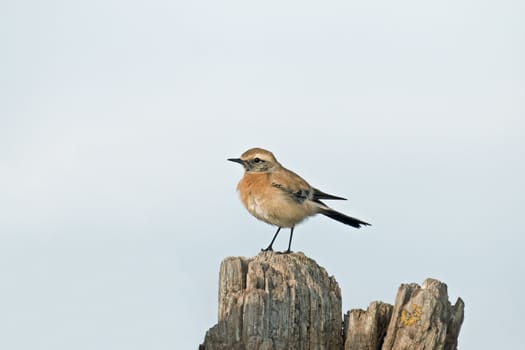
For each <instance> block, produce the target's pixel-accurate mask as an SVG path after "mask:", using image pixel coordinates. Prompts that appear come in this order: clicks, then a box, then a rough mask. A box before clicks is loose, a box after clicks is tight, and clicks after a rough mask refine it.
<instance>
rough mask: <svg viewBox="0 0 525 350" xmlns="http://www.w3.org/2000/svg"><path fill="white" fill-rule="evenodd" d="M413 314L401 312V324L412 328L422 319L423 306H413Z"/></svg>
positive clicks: (405, 311)
mask: <svg viewBox="0 0 525 350" xmlns="http://www.w3.org/2000/svg"><path fill="white" fill-rule="evenodd" d="M411 306H412V312H409V311H407V310H403V311H401V320H400V321H401V323H402V324H403V325H405V326H411V325H413V324H414V323H416V322H417V321H419V320H420V319H421V306H419V305H417V304H412V305H411Z"/></svg>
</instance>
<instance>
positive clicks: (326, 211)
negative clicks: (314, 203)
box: [320, 208, 370, 228]
mask: <svg viewBox="0 0 525 350" xmlns="http://www.w3.org/2000/svg"><path fill="white" fill-rule="evenodd" d="M320 213H321V214H323V215H325V216H328V217H329V218H331V219H334V220H337V221H339V222H342V223H343V224H346V225H350V226H352V227H355V228H360V227H361V226H370V224H369V223H368V222H364V221H361V220H359V219H356V218H353V217H351V216H347V215H345V214H343V213H340V212H338V211H335V210H333V209H331V208H323V209H321V210H320Z"/></svg>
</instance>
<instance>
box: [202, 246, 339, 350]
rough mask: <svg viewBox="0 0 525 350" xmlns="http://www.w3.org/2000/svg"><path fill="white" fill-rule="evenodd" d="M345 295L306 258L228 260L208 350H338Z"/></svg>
mask: <svg viewBox="0 0 525 350" xmlns="http://www.w3.org/2000/svg"><path fill="white" fill-rule="evenodd" d="M341 327H342V326H341V291H340V289H339V286H338V285H337V282H336V281H335V279H334V278H333V277H329V276H328V274H327V273H326V271H325V269H323V268H322V267H320V266H319V265H317V264H316V263H315V261H313V260H311V259H309V258H307V257H305V256H304V255H303V254H302V253H293V254H276V253H272V252H262V253H260V254H259V255H257V256H256V257H255V258H252V259H246V258H227V259H225V260H224V261H223V262H222V264H221V269H220V276H219V323H218V324H217V325H216V326H214V327H213V328H211V329H210V330H209V331H208V332H207V333H206V337H205V340H204V344H203V345H204V348H205V349H206V350H222V349H224V350H226V349H229V350H231V349H254V350H257V349H261V350H263V349H267V350H271V349H275V350H277V349H327V350H329V349H339V348H341V346H342V337H341V329H342V328H341Z"/></svg>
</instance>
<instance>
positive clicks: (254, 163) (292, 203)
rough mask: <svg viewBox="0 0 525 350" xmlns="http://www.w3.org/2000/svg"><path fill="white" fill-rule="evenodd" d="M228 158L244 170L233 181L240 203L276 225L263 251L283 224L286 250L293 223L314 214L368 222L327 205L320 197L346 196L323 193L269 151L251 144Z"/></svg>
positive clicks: (351, 222)
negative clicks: (252, 146)
mask: <svg viewBox="0 0 525 350" xmlns="http://www.w3.org/2000/svg"><path fill="white" fill-rule="evenodd" d="M228 160H229V161H231V162H235V163H239V164H241V165H242V166H243V167H244V170H245V172H244V176H243V177H242V179H241V181H239V184H238V185H237V190H238V191H239V196H240V199H241V202H242V204H243V205H244V206H245V207H246V209H247V210H248V211H249V212H250V214H252V215H253V216H255V217H256V218H257V219H259V220H262V221H264V222H266V223H268V224H270V225H275V226H277V232H275V235H274V236H273V239H272V241H271V242H270V245H269V246H268V247H267V248H266V249H262V250H263V251H272V250H273V248H272V246H273V242H274V241H275V239H276V238H277V235H278V234H279V231H280V230H281V228H283V227H287V228H290V240H289V241H288V249H287V250H286V251H285V252H284V253H290V252H291V250H290V249H291V245H292V237H293V230H294V227H295V225H297V224H298V223H300V222H301V221H303V220H304V219H306V218H307V217H309V216H312V215H315V214H323V215H326V216H328V217H329V218H332V219H334V220H337V221H339V222H342V223H343V224H346V225H350V226H352V227H356V228H359V227H361V226H362V225H364V226H369V225H370V224H369V223H367V222H364V221H361V220H359V219H356V218H353V217H350V216H347V215H345V214H342V213H339V212H337V211H335V210H333V209H331V208H329V207H328V206H327V205H326V204H324V203H323V202H321V199H339V200H346V198H342V197H337V196H334V195H331V194H328V193H324V192H322V191H320V190H318V189H317V188H314V187H312V186H310V185H309V184H308V182H306V181H305V180H304V179H303V178H301V177H300V176H299V175H297V174H296V173H294V172H293V171H290V170H288V169H286V168H285V167H283V166H282V165H281V164H280V163H279V162H278V161H277V159H276V158H275V156H274V155H273V153H272V152H270V151H267V150H265V149H262V148H251V149H249V150H247V151H246V152H244V153H243V154H242V155H241V157H240V158H229V159H228Z"/></svg>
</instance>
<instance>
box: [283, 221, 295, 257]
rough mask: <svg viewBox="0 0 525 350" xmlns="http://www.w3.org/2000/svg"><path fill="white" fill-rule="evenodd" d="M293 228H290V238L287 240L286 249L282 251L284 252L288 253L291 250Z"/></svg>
mask: <svg viewBox="0 0 525 350" xmlns="http://www.w3.org/2000/svg"><path fill="white" fill-rule="evenodd" d="M293 229H294V228H293V227H292V228H291V229H290V240H289V241H288V249H287V250H286V251H285V252H284V254H288V253H291V252H292V251H291V250H290V248H291V247H292V237H293Z"/></svg>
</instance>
